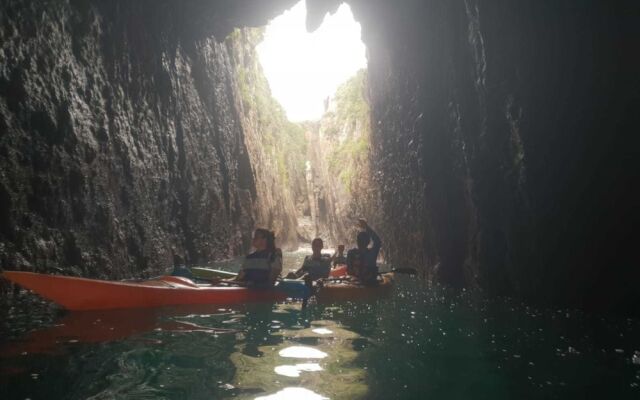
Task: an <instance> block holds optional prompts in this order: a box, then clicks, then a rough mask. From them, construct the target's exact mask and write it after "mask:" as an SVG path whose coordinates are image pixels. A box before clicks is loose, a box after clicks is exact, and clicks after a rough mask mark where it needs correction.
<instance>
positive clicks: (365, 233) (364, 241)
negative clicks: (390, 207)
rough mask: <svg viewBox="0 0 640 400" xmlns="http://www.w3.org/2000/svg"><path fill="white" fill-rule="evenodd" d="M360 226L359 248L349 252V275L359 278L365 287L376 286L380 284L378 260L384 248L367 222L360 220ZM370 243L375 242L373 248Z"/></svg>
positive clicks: (357, 239)
mask: <svg viewBox="0 0 640 400" xmlns="http://www.w3.org/2000/svg"><path fill="white" fill-rule="evenodd" d="M358 224H359V226H360V229H362V231H361V232H359V233H358V236H357V237H356V244H357V246H358V247H357V248H355V249H351V250H349V251H348V252H347V274H349V275H351V276H354V277H356V278H358V280H359V281H360V282H362V283H363V284H364V285H375V284H376V283H377V282H378V266H377V265H376V259H377V258H378V253H379V252H380V248H381V247H382V241H381V240H380V238H379V237H378V235H377V234H376V233H375V232H374V230H373V229H371V227H370V226H369V225H368V224H367V221H365V220H364V219H362V218H360V219H359V220H358ZM370 242H373V245H372V246H371V247H369V243H370Z"/></svg>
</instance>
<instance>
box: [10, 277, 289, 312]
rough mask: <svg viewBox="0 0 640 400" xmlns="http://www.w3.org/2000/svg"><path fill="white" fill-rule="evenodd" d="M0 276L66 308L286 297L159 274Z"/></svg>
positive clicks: (114, 307) (276, 291)
mask: <svg viewBox="0 0 640 400" xmlns="http://www.w3.org/2000/svg"><path fill="white" fill-rule="evenodd" d="M2 276H3V277H4V278H6V279H8V280H10V281H11V282H14V283H17V284H18V285H20V286H22V287H24V288H25V289H30V290H33V291H34V292H36V293H37V294H39V295H40V296H42V297H44V298H45V299H48V300H51V301H53V302H55V303H57V304H59V305H61V306H63V307H64V308H66V309H68V310H106V309H119V308H145V307H162V306H173V305H183V304H238V303H253V302H263V301H280V300H284V299H286V298H287V295H286V294H285V292H283V291H278V290H276V289H249V288H245V287H234V286H229V287H222V286H208V285H197V284H195V283H193V282H192V281H191V280H190V279H187V278H183V277H178V276H162V277H159V278H156V279H153V280H148V281H143V282H114V281H103V280H97V279H86V278H75V277H69V276H60V275H45V274H36V273H33V272H18V271H5V272H3V273H2Z"/></svg>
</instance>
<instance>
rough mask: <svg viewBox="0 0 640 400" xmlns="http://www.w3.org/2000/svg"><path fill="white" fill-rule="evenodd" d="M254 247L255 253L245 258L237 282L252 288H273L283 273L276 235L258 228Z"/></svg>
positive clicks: (254, 237) (254, 235) (254, 236)
mask: <svg viewBox="0 0 640 400" xmlns="http://www.w3.org/2000/svg"><path fill="white" fill-rule="evenodd" d="M252 245H253V248H254V249H255V251H254V252H253V253H251V254H249V255H247V256H246V257H245V259H244V261H243V262H242V268H241V269H240V272H239V273H238V275H237V276H236V278H235V281H236V282H241V283H242V284H244V285H246V286H251V287H269V286H273V284H274V283H275V281H276V279H278V277H279V276H280V272H282V251H281V250H280V249H278V248H276V238H275V234H274V233H273V232H271V231H269V230H267V229H262V228H258V229H256V230H255V232H254V233H253V242H252Z"/></svg>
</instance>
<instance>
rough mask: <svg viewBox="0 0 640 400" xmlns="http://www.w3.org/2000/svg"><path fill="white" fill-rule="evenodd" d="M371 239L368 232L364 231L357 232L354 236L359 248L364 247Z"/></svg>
mask: <svg viewBox="0 0 640 400" xmlns="http://www.w3.org/2000/svg"><path fill="white" fill-rule="evenodd" d="M370 241H371V237H370V236H369V233H367V232H366V231H362V232H358V236H357V237H356V244H357V245H358V248H359V249H361V250H362V249H366V248H367V247H368V246H369V242H370Z"/></svg>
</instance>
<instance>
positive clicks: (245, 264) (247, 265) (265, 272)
mask: <svg viewBox="0 0 640 400" xmlns="http://www.w3.org/2000/svg"><path fill="white" fill-rule="evenodd" d="M265 255H266V256H267V257H260V258H248V257H247V258H245V259H244V261H242V271H243V280H244V281H245V282H247V283H253V284H266V283H268V282H269V275H270V273H271V260H270V258H271V255H270V254H269V253H266V254H265Z"/></svg>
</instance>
